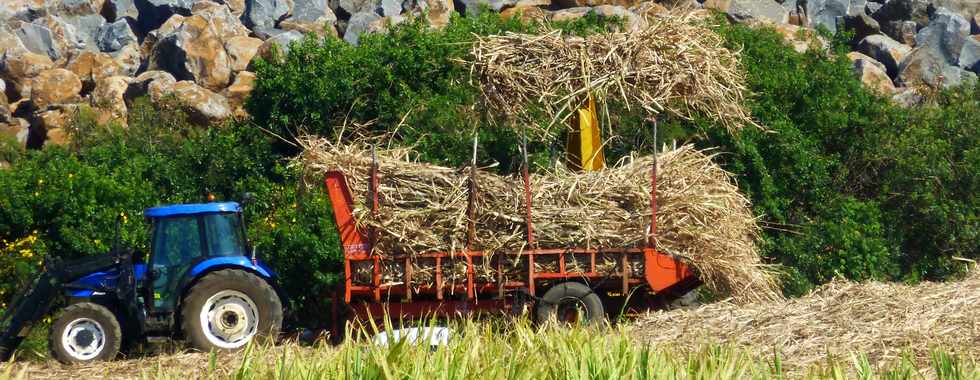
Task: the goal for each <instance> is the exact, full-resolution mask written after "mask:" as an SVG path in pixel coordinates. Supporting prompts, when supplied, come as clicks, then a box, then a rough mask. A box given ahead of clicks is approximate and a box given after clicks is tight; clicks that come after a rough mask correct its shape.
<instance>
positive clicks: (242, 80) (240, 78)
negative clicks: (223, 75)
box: [223, 71, 255, 117]
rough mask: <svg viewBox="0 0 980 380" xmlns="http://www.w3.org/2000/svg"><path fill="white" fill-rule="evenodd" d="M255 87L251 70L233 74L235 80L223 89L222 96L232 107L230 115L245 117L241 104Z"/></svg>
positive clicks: (246, 114)
mask: <svg viewBox="0 0 980 380" xmlns="http://www.w3.org/2000/svg"><path fill="white" fill-rule="evenodd" d="M253 89H255V74H254V73H252V72H251V71H242V72H240V73H238V74H236V75H235V81H234V82H232V84H231V86H228V88H226V89H225V91H224V93H223V94H224V96H225V98H226V99H228V103H229V104H231V107H232V115H233V116H235V117H245V116H248V113H247V112H245V109H244V108H243V105H244V104H245V99H246V98H248V95H249V94H251V93H252V90H253Z"/></svg>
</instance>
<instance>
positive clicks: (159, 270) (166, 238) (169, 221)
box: [150, 216, 205, 309]
mask: <svg viewBox="0 0 980 380" xmlns="http://www.w3.org/2000/svg"><path fill="white" fill-rule="evenodd" d="M199 220H200V219H199V218H198V217H196V216H178V217H169V218H162V219H158V220H157V221H156V223H155V226H154V227H155V228H154V230H155V231H154V234H153V252H152V254H151V256H152V259H151V261H152V262H151V263H150V264H151V267H150V270H151V275H152V278H153V305H154V307H155V308H161V309H172V308H173V306H174V303H175V301H176V300H175V297H176V296H175V294H176V291H177V290H178V289H177V286H178V285H179V284H178V283H179V281H180V279H181V278H183V277H184V274H186V273H187V270H189V269H190V266H191V264H192V263H193V262H194V261H195V260H197V259H198V258H200V257H202V256H204V248H205V246H204V245H203V244H202V242H203V239H202V238H201V223H200V222H199Z"/></svg>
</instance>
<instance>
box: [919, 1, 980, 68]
mask: <svg viewBox="0 0 980 380" xmlns="http://www.w3.org/2000/svg"><path fill="white" fill-rule="evenodd" d="M969 35H970V24H969V23H968V22H967V21H966V19H965V18H963V16H960V15H959V14H958V13H955V12H952V11H950V10H948V9H946V8H939V9H938V10H936V12H935V13H934V14H933V18H932V20H931V21H930V22H929V25H928V26H926V27H925V28H922V30H920V31H919V33H918V34H916V35H915V46H916V47H917V48H923V49H928V50H932V51H934V53H935V54H937V55H938V56H939V57H942V58H943V59H945V60H946V63H948V64H953V65H955V64H957V63H958V62H959V58H960V51H961V50H962V49H963V44H964V43H965V42H966V39H967V38H968V37H969Z"/></svg>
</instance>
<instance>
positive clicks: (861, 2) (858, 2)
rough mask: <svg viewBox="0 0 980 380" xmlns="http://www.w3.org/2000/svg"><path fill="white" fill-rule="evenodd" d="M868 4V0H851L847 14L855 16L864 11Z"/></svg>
mask: <svg viewBox="0 0 980 380" xmlns="http://www.w3.org/2000/svg"><path fill="white" fill-rule="evenodd" d="M867 6H868V0H851V6H850V8H848V10H847V15H848V16H857V15H859V14H862V13H864V8H865V7H867Z"/></svg>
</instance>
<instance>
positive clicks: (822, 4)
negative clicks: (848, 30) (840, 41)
mask: <svg viewBox="0 0 980 380" xmlns="http://www.w3.org/2000/svg"><path fill="white" fill-rule="evenodd" d="M850 7H851V3H850V0H807V2H806V17H807V20H808V22H809V24H810V26H811V27H817V26H823V27H825V28H827V29H828V30H830V31H831V32H832V33H837V27H838V26H839V25H841V24H843V21H844V16H847V14H848V12H849V11H850Z"/></svg>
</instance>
